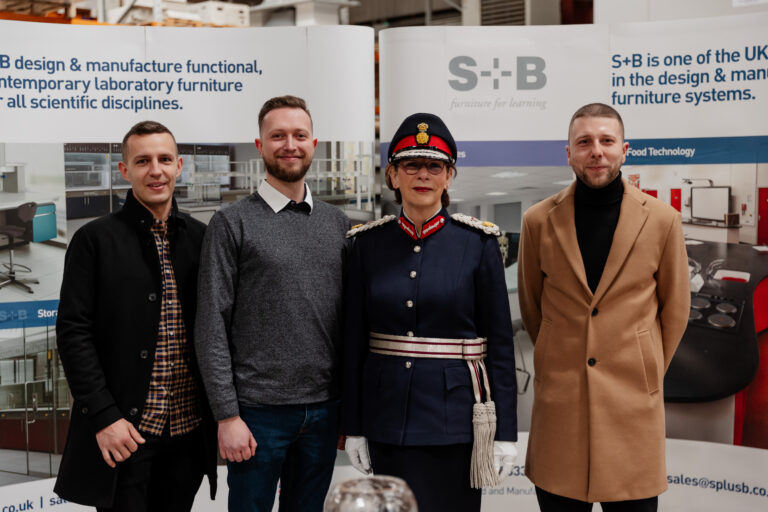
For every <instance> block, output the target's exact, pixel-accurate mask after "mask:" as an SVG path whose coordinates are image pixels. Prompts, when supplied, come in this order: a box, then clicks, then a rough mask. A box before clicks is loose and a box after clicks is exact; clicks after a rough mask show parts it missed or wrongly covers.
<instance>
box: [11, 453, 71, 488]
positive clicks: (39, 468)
mask: <svg viewBox="0 0 768 512" xmlns="http://www.w3.org/2000/svg"><path fill="white" fill-rule="evenodd" d="M59 462H61V455H56V454H48V453H42V452H29V469H27V452H25V451H23V450H0V486H3V485H10V484H20V483H22V482H29V481H32V480H38V479H40V478H50V477H51V476H55V475H56V474H57V473H58V470H59Z"/></svg>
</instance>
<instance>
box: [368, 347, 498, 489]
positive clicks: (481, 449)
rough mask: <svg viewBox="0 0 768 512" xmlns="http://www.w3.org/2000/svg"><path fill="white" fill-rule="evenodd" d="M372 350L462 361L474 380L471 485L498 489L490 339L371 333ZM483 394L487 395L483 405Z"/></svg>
mask: <svg viewBox="0 0 768 512" xmlns="http://www.w3.org/2000/svg"><path fill="white" fill-rule="evenodd" d="M369 337H370V338H369V350H370V351H371V352H373V353H374V354H382V355H386V356H400V357H421V358H428V359H463V360H465V361H466V362H467V366H468V367H469V373H470V375H471V376H472V390H473V391H474V394H475V405H474V406H473V409H472V413H473V414H472V424H473V434H474V443H473V447H472V466H471V470H470V485H471V486H472V487H474V488H476V489H477V488H480V487H485V486H492V485H497V484H498V483H499V481H500V479H499V474H498V473H497V472H496V468H495V466H494V464H493V440H494V437H495V435H496V405H495V404H494V403H493V401H491V385H490V383H489V382H488V372H487V371H486V369H485V362H484V361H483V359H485V356H486V354H487V352H488V350H487V346H488V339H487V338H473V339H453V338H417V337H415V336H396V335H393V334H382V333H378V332H371V333H369ZM482 391H485V402H483V397H482Z"/></svg>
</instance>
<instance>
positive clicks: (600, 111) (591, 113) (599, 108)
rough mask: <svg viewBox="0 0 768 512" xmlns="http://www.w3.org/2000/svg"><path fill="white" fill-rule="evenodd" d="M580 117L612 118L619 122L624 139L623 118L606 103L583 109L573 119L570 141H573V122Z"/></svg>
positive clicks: (569, 126)
mask: <svg viewBox="0 0 768 512" xmlns="http://www.w3.org/2000/svg"><path fill="white" fill-rule="evenodd" d="M580 117H610V118H613V119H616V120H617V121H618V122H619V128H620V129H621V138H622V139H624V121H622V119H621V116H620V115H619V113H618V112H617V111H616V109H615V108H613V107H611V106H610V105H606V104H605V103H590V104H589V105H584V106H583V107H581V108H580V109H579V110H577V111H576V112H575V113H574V114H573V116H572V117H571V123H570V124H569V125H568V140H570V139H571V128H573V122H574V121H575V120H576V119H578V118H580Z"/></svg>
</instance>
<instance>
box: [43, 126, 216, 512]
mask: <svg viewBox="0 0 768 512" xmlns="http://www.w3.org/2000/svg"><path fill="white" fill-rule="evenodd" d="M181 167H182V161H181V158H180V157H179V156H178V149H177V146H176V140H175V139H174V137H173V135H172V134H171V132H170V131H169V130H168V129H167V128H166V127H165V126H163V125H161V124H159V123H156V122H152V121H143V122H141V123H138V124H137V125H135V126H134V127H133V128H131V130H130V131H129V132H128V133H127V134H126V136H125V138H124V139H123V162H121V163H120V164H119V168H120V172H121V174H122V175H123V177H124V178H125V179H126V180H127V181H128V182H129V183H130V184H131V191H129V192H128V196H127V198H126V201H125V205H124V206H123V208H122V210H120V211H119V212H116V213H112V214H110V215H107V216H105V217H102V218H99V219H97V220H95V221H93V222H90V223H88V224H86V225H85V226H83V227H82V228H80V229H79V230H78V231H77V232H76V233H75V234H74V236H73V237H72V240H71V242H70V244H69V248H68V250H67V255H66V258H65V264H64V278H63V282H62V286H61V298H60V303H59V312H58V319H57V323H56V336H57V343H58V347H59V354H60V357H61V360H62V363H63V365H64V371H65V373H66V376H67V381H68V383H69V386H70V389H71V391H72V395H73V397H74V403H73V406H72V413H71V419H70V429H69V434H68V437H67V443H66V446H65V448H64V454H63V456H62V460H61V467H60V468H59V476H58V478H57V480H56V487H55V491H56V493H58V494H59V495H60V496H61V497H63V498H65V499H67V500H69V501H73V502H76V503H81V504H84V505H92V506H95V507H97V508H98V509H99V510H113V511H131V512H137V511H147V510H158V511H160V510H162V511H177V510H178V511H188V510H190V509H191V507H192V503H193V501H194V497H195V494H196V493H197V490H198V488H199V487H200V483H201V481H202V477H203V475H204V474H207V476H208V480H209V483H210V487H211V497H212V498H213V496H214V494H215V491H216V426H215V423H214V422H213V419H212V416H211V413H210V409H209V407H208V403H207V401H206V399H205V393H204V390H203V386H202V383H201V381H200V376H199V371H198V368H197V364H196V359H195V357H194V353H193V349H194V345H193V343H192V334H193V332H194V318H195V300H196V299H195V297H196V288H197V272H198V265H199V254H200V247H201V244H202V239H203V233H204V231H205V226H204V225H203V224H202V223H200V222H198V221H196V220H194V219H192V218H191V217H189V215H186V214H182V213H179V212H178V210H177V208H176V203H175V201H174V200H173V190H174V186H175V182H176V179H177V178H178V176H179V174H180V173H181Z"/></svg>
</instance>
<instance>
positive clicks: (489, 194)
mask: <svg viewBox="0 0 768 512" xmlns="http://www.w3.org/2000/svg"><path fill="white" fill-rule="evenodd" d="M485 195H487V196H505V195H507V193H506V192H501V191H498V190H497V191H494V192H488V193H487V194H485Z"/></svg>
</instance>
